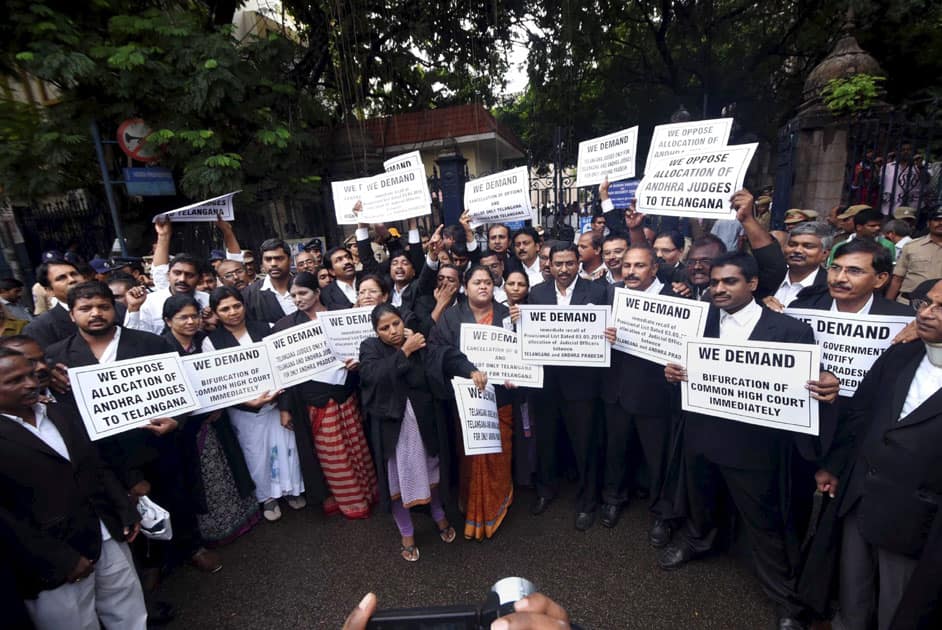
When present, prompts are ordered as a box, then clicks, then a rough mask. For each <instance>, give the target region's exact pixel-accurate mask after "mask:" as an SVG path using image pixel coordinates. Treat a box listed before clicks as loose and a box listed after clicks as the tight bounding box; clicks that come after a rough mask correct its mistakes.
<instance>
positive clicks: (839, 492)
mask: <svg viewBox="0 0 942 630" xmlns="http://www.w3.org/2000/svg"><path fill="white" fill-rule="evenodd" d="M600 195H601V198H602V210H603V211H604V213H598V214H597V215H596V216H595V217H594V220H593V221H592V222H591V223H590V224H589V226H588V227H587V229H586V231H585V232H584V233H582V234H575V235H574V237H569V235H566V236H565V237H563V238H562V239H560V240H551V239H544V234H543V232H542V231H541V230H540V229H537V228H536V227H532V226H529V225H526V226H524V227H520V228H518V229H515V230H512V229H510V228H509V227H508V226H506V225H503V224H493V225H489V226H486V227H485V228H483V229H480V230H478V231H475V230H473V229H472V228H471V227H470V226H471V222H470V219H469V217H468V216H467V214H465V215H462V217H461V220H460V221H459V223H458V224H454V225H441V226H437V228H435V229H433V230H429V232H430V233H428V232H425V231H424V230H420V229H419V227H418V224H417V222H416V220H414V219H412V220H409V221H408V223H407V225H405V226H402V228H401V230H402V232H401V233H400V231H399V230H398V229H396V228H393V227H391V226H385V225H382V224H375V225H365V224H361V225H359V226H358V227H357V229H356V232H355V234H354V235H353V238H352V240H350V239H348V241H345V242H341V243H337V244H330V245H331V246H329V247H325V244H324V243H322V242H321V240H320V239H313V240H311V241H310V242H309V243H307V244H306V246H305V247H302V248H300V249H292V248H291V247H289V246H288V245H287V244H286V243H285V242H284V241H282V240H280V239H278V238H270V239H267V240H264V241H262V242H260V243H258V244H257V245H256V244H252V245H253V246H255V247H254V250H244V249H243V244H242V243H240V242H239V241H238V240H237V238H236V236H235V234H234V231H233V229H232V227H231V225H229V224H227V223H226V222H224V221H222V220H219V221H217V227H218V228H219V231H220V234H221V236H222V243H223V249H221V250H213V251H211V252H208V255H207V252H192V253H184V252H177V253H175V254H171V251H170V247H171V239H172V235H173V227H174V224H172V223H170V222H167V221H158V222H157V223H155V246H154V251H153V260H152V262H151V264H150V266H149V268H146V267H145V266H144V264H143V263H142V261H140V260H135V259H112V260H105V259H103V258H99V257H95V258H93V259H92V260H90V261H89V262H88V263H87V264H86V263H85V261H84V260H82V259H80V258H79V257H77V256H76V255H74V254H69V255H63V254H62V253H60V252H57V251H48V252H45V253H44V254H43V258H42V262H41V264H40V265H39V267H38V269H37V272H36V277H37V280H38V286H37V287H33V289H32V295H33V298H34V299H33V302H34V308H27V307H26V306H24V305H23V300H22V293H23V292H24V288H25V287H24V286H23V284H22V283H20V282H19V281H17V280H14V279H6V280H0V299H2V302H3V303H2V308H0V312H2V316H3V319H2V322H0V324H2V325H3V330H4V335H5V336H4V337H3V338H2V340H0V364H2V365H0V414H2V415H3V418H2V419H0V531H2V536H0V545H2V547H3V554H2V558H3V559H2V560H0V572H2V576H0V577H2V580H3V585H4V587H5V588H4V589H3V593H4V609H5V611H9V612H8V614H9V615H10V619H13V620H16V619H19V620H20V622H21V623H22V624H24V625H27V626H28V625H29V624H30V623H32V624H33V625H35V627H38V628H71V627H97V623H98V620H100V621H101V622H102V623H104V625H105V626H107V627H116V628H143V627H145V626H146V625H147V624H148V620H149V623H151V624H154V623H160V622H162V621H166V620H168V619H169V618H171V617H172V615H173V610H172V606H170V605H169V604H168V603H165V602H161V601H159V600H158V599H157V598H156V597H155V593H157V592H158V587H159V582H160V580H161V577H162V576H164V575H166V572H167V571H169V570H171V569H173V568H174V567H176V566H178V565H180V564H183V563H191V564H192V565H193V566H195V567H196V568H197V569H199V570H201V571H205V572H207V573H214V572H216V571H219V570H220V569H222V561H221V559H220V557H219V555H218V554H217V553H216V552H215V551H213V549H214V548H216V547H218V546H220V545H227V544H238V542H237V539H238V538H239V537H240V536H242V535H243V534H245V533H246V532H248V531H250V530H251V529H252V528H254V527H260V526H264V525H263V523H265V522H274V521H278V520H279V519H280V518H281V517H282V508H283V507H285V506H287V507H288V508H289V509H292V510H302V509H320V510H323V511H324V513H326V514H337V515H339V517H342V518H348V519H361V518H370V517H376V515H377V513H385V512H390V513H391V515H392V519H391V523H395V526H396V528H397V530H398V533H399V545H398V550H396V551H395V553H398V554H399V555H400V556H401V557H402V559H403V560H404V561H408V562H415V561H418V560H419V558H420V545H419V541H418V540H417V536H416V532H415V529H414V527H413V522H412V513H411V511H410V510H411V508H413V507H415V506H420V505H426V506H428V512H429V513H430V515H431V518H432V520H433V521H434V524H435V529H436V531H437V537H438V538H440V540H441V542H442V543H445V544H451V543H453V542H454V541H455V540H456V539H458V538H464V539H468V540H482V539H488V538H491V537H492V536H494V535H496V534H497V533H498V531H499V529H500V526H501V523H502V522H503V521H504V519H505V518H506V517H507V515H508V514H509V513H510V512H511V511H521V512H528V513H529V516H526V517H527V518H533V517H538V516H539V515H540V514H542V513H544V512H545V511H546V510H548V509H550V507H551V505H552V504H553V503H554V501H556V499H557V497H558V495H559V493H560V487H561V485H562V483H564V481H563V480H566V479H569V480H571V481H572V483H573V484H574V486H575V488H574V496H575V502H574V505H573V506H572V507H571V509H572V511H573V527H574V529H575V530H578V531H585V530H588V529H589V528H591V527H593V526H595V524H596V521H599V522H600V523H601V525H602V526H604V527H608V528H613V527H616V526H617V524H618V522H619V519H620V516H621V513H622V511H623V510H624V508H625V506H626V505H627V504H628V503H629V501H630V500H632V499H633V498H636V497H640V498H641V499H642V500H644V501H645V502H646V503H647V505H648V507H649V510H650V513H651V520H650V523H651V525H650V529H649V531H648V541H649V543H650V545H651V547H652V548H653V549H654V552H653V553H655V554H656V558H657V562H658V563H659V564H660V566H661V567H663V568H664V569H666V570H671V569H677V568H680V567H682V566H683V565H684V564H686V563H688V562H690V561H693V560H695V559H696V558H698V557H701V556H703V555H705V554H707V553H711V552H714V553H715V552H716V550H718V549H722V546H723V544H724V539H728V538H729V537H730V536H731V535H733V531H735V529H736V528H734V527H731V526H730V523H731V522H732V521H733V520H736V521H738V522H739V523H740V527H739V529H740V530H742V531H744V532H745V534H746V536H747V537H748V539H749V544H750V549H751V561H752V563H753V565H754V569H755V574H756V579H757V580H758V582H759V584H760V586H761V587H762V589H763V591H764V593H765V594H766V596H767V597H768V598H769V600H770V601H771V602H772V603H773V605H774V606H775V608H776V612H777V626H776V627H778V628H784V629H789V628H804V627H807V626H809V625H810V624H811V623H812V622H813V621H815V620H819V619H830V618H832V617H833V624H834V627H835V628H853V629H858V628H859V629H861V630H863V629H865V628H870V627H879V628H881V629H884V628H894V629H897V630H900V629H904V628H915V627H927V628H928V627H932V624H933V623H934V622H933V620H936V621H938V617H935V616H933V615H937V614H938V608H939V602H938V594H939V592H940V589H942V578H940V575H939V571H938V567H939V566H942V553H940V551H942V513H940V511H939V505H940V503H942V447H940V446H939V445H940V444H942V393H940V387H942V283H940V281H939V278H940V277H942V253H940V252H942V210H939V209H930V210H929V211H928V212H926V213H924V214H923V216H917V213H916V212H909V209H906V208H898V209H897V215H898V216H895V217H894V218H893V219H892V220H889V221H887V220H886V219H887V218H888V217H884V216H883V215H882V214H881V212H880V210H879V208H877V209H873V208H870V207H869V206H864V205H857V206H852V207H849V208H848V207H838V208H835V209H833V210H832V211H831V212H830V214H829V216H828V221H827V222H825V221H823V220H818V218H817V216H818V215H817V213H816V212H814V211H807V210H797V209H796V210H794V211H791V210H790V211H789V212H788V213H787V215H786V224H787V227H788V231H787V232H779V233H777V234H776V233H773V232H770V230H769V227H770V226H769V219H768V214H769V203H770V200H769V199H768V198H767V197H760V198H759V199H754V198H753V196H752V194H750V193H749V192H748V191H746V190H742V191H739V192H738V193H737V194H736V195H734V196H733V197H732V198H731V206H732V208H734V209H735V211H736V219H735V220H733V221H730V222H729V225H721V224H716V225H713V224H711V223H704V222H700V221H695V220H691V221H690V222H689V225H688V226H687V228H688V229H687V230H686V231H687V232H690V233H689V234H682V233H681V232H679V231H677V230H676V229H673V227H675V226H672V225H671V224H669V223H666V222H662V223H661V224H660V226H661V229H660V231H655V230H654V229H652V226H654V225H656V224H655V223H654V222H652V221H651V219H652V218H651V217H645V216H643V215H641V214H640V213H638V212H635V211H634V210H633V209H629V210H628V211H627V212H622V211H621V210H615V209H614V207H613V206H612V204H611V201H610V200H608V195H607V184H603V185H602V186H601V189H600ZM357 210H358V209H357ZM822 214H823V213H822ZM917 221H920V222H922V224H919V223H917ZM177 225H179V224H177ZM665 226H667V227H665ZM691 228H692V229H691ZM884 236H885V237H886V238H884ZM256 261H257V265H258V266H257V267H256ZM616 287H620V288H626V289H628V290H632V291H639V292H647V293H653V294H660V295H666V296H674V297H681V298H687V299H691V300H702V301H709V302H711V303H712V306H711V307H710V310H709V317H708V320H707V325H706V331H705V336H707V337H717V338H720V339H725V340H729V341H733V342H745V341H747V340H753V341H756V342H791V343H808V344H811V343H814V335H813V333H812V330H811V328H810V327H809V326H808V325H807V324H805V323H804V322H802V321H800V320H798V319H794V318H791V317H789V316H788V315H787V314H785V313H783V310H785V309H786V308H788V307H802V308H812V309H822V310H827V311H832V312H837V313H841V312H843V313H851V314H854V315H867V314H871V315H910V316H914V317H915V319H914V322H913V324H912V325H910V326H908V327H907V328H906V329H905V330H904V331H903V332H902V333H900V335H899V336H898V337H897V339H895V340H894V345H893V346H892V347H891V348H890V349H888V350H887V351H886V352H885V353H884V354H883V355H882V356H881V358H880V359H879V360H878V361H877V362H876V364H875V365H874V366H873V368H872V370H871V371H870V373H869V374H867V375H866V377H865V378H864V379H863V382H862V384H861V385H860V386H859V387H858V389H857V393H856V394H855V395H854V396H853V397H842V396H839V395H838V391H839V386H840V381H839V378H837V377H836V376H835V375H834V374H831V373H829V372H826V371H822V372H821V374H820V375H819V377H818V378H817V379H814V380H811V381H809V382H808V385H807V387H808V389H809V390H810V392H811V396H812V398H813V399H815V400H816V401H817V404H818V405H819V407H820V409H819V413H820V418H821V432H820V435H818V436H805V435H798V434H794V433H790V432H787V431H782V430H778V429H772V428H766V427H761V426H755V425H748V424H743V423H739V422H734V421H730V420H725V419H722V418H717V417H713V416H709V415H704V414H698V413H690V412H684V411H682V410H681V404H680V383H681V382H682V381H684V380H686V378H687V374H686V371H685V369H684V366H682V365H675V364H669V365H668V366H666V367H664V366H661V365H658V364H655V363H653V362H650V361H647V360H645V359H641V358H638V357H635V356H633V355H629V354H624V353H621V352H612V360H611V366H610V367H609V368H590V367H558V366H546V367H545V368H544V386H543V387H542V388H541V389H529V388H522V387H516V386H515V385H514V384H513V383H511V382H500V383H492V384H493V385H494V386H495V390H496V396H497V407H498V416H499V426H500V442H501V445H502V451H501V453H498V454H491V455H475V456H466V455H465V453H464V452H463V449H462V446H461V438H460V429H459V428H458V422H457V418H458V413H457V409H456V406H455V400H454V395H453V393H451V388H450V386H449V382H450V380H451V379H452V378H454V377H463V378H468V379H472V380H473V381H474V383H475V384H476V385H477V386H478V387H482V388H483V387H484V386H485V384H486V383H487V382H488V375H487V374H486V373H485V372H484V371H482V370H480V369H478V367H477V366H475V365H474V363H473V362H471V361H470V360H469V359H468V357H467V356H465V355H464V354H463V353H462V351H461V349H460V348H461V345H460V331H461V325H462V324H465V323H469V324H482V325H487V326H496V327H503V328H507V329H514V328H515V326H516V324H517V322H518V321H519V318H520V309H519V306H521V305H525V304H538V305H553V304H557V305H604V304H608V305H611V304H612V300H613V295H614V288H616ZM353 307H370V308H371V309H372V311H371V317H372V325H373V328H374V330H375V332H376V336H375V338H371V339H368V340H367V341H365V342H364V343H363V345H362V347H361V350H360V355H359V359H358V360H354V359H349V360H347V361H345V362H343V363H341V364H338V366H337V367H336V369H335V370H334V371H333V373H331V374H329V375H327V376H324V377H323V378H320V377H319V378H318V380H311V381H308V382H304V383H301V384H299V385H295V386H293V387H290V388H288V389H285V390H278V391H267V392H264V393H261V394H260V395H259V396H258V397H257V398H256V399H254V400H251V401H247V402H245V403H243V404H240V405H237V406H234V407H231V408H228V409H225V410H218V411H213V412H211V413H200V412H194V413H193V414H190V415H187V416H185V417H167V418H158V419H156V420H154V421H152V422H151V423H150V424H149V425H148V426H146V427H145V428H143V429H136V430H131V431H127V432H124V433H121V434H118V435H115V436H112V437H108V438H105V439H102V440H98V441H95V442H91V441H89V439H88V437H87V435H86V434H85V432H84V427H83V424H82V421H81V419H80V416H79V413H78V411H77V408H76V405H75V402H74V400H73V398H72V393H71V391H70V385H69V379H68V370H69V369H71V368H76V367H80V366H87V365H95V364H106V363H109V362H115V361H121V360H124V359H130V358H136V357H141V356H148V355H154V354H163V353H167V352H176V353H179V354H181V355H191V354H194V353H203V352H212V351H214V350H220V349H225V348H232V347H236V346H240V345H247V344H252V343H255V342H258V341H260V340H262V339H263V338H265V337H266V336H267V335H270V334H273V333H277V332H279V331H283V330H286V329H288V328H291V327H293V326H299V325H303V324H305V323H307V322H310V321H313V320H317V318H318V316H319V314H321V313H323V312H325V311H327V310H339V309H346V308H353ZM606 334H607V337H608V339H609V341H610V342H613V341H614V339H615V331H614V329H609V330H608V331H607V333H606ZM523 488H532V489H533V492H532V496H533V500H532V503H531V504H530V505H529V506H528V507H527V508H520V507H519V506H517V505H515V499H516V498H518V494H517V493H518V491H520V490H521V489H523ZM143 497H148V498H149V499H151V500H152V501H154V502H156V503H157V504H159V505H160V506H162V507H163V508H165V509H166V510H167V511H168V512H169V513H170V515H171V520H172V529H173V537H172V539H171V540H169V541H160V540H157V539H156V538H150V537H147V536H144V535H141V534H139V530H140V523H139V521H140V515H139V511H138V510H137V509H136V504H137V503H138V501H140V500H141V499H142V498H143ZM423 544H430V543H429V542H428V541H424V542H423ZM391 549H393V548H392V547H391ZM665 605H669V604H668V603H667V602H665ZM835 613H836V615H835ZM920 624H922V625H920ZM936 627H937V626H936Z"/></svg>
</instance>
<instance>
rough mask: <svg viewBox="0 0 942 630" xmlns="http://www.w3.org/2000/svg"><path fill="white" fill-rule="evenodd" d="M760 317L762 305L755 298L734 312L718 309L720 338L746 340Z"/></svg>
mask: <svg viewBox="0 0 942 630" xmlns="http://www.w3.org/2000/svg"><path fill="white" fill-rule="evenodd" d="M760 317H762V307H761V306H759V303H758V302H756V301H755V300H752V301H751V302H750V303H749V304H747V305H746V306H744V307H742V308H741V309H739V310H738V311H736V312H735V313H727V312H726V311H724V310H720V339H725V340H727V341H748V340H749V335H751V334H752V331H753V329H755V327H756V324H757V323H758V322H759V318H760Z"/></svg>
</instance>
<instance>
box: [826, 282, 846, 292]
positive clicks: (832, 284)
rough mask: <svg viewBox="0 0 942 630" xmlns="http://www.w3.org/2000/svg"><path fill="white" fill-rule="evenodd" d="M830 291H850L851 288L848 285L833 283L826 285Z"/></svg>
mask: <svg viewBox="0 0 942 630" xmlns="http://www.w3.org/2000/svg"><path fill="white" fill-rule="evenodd" d="M828 287H830V288H831V289H840V290H842V291H850V290H851V286H850V285H848V284H842V283H840V282H834V283H831V284H829V285H828Z"/></svg>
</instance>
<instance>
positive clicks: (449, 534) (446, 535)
mask: <svg viewBox="0 0 942 630" xmlns="http://www.w3.org/2000/svg"><path fill="white" fill-rule="evenodd" d="M438 536H439V537H440V538H441V539H442V542H446V543H453V542H455V538H457V537H458V534H457V533H456V532H455V528H454V527H452V526H451V525H448V526H447V527H445V528H443V529H440V530H438Z"/></svg>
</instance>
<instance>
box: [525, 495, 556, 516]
mask: <svg viewBox="0 0 942 630" xmlns="http://www.w3.org/2000/svg"><path fill="white" fill-rule="evenodd" d="M552 502H553V500H552V499H549V498H547V497H537V498H536V501H534V502H533V505H531V506H530V514H533V515H534V516H537V515H539V514H542V513H543V512H545V511H546V508H548V507H549V504H550V503H552Z"/></svg>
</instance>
